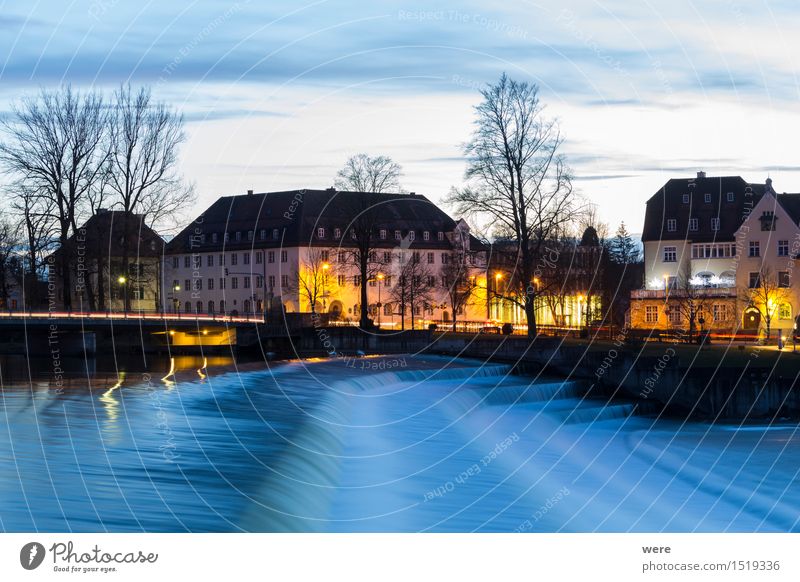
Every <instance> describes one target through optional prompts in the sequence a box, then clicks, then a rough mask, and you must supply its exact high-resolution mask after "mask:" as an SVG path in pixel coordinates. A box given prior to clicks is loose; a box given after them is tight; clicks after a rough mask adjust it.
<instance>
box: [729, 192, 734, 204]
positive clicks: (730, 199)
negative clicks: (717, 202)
mask: <svg viewBox="0 0 800 582" xmlns="http://www.w3.org/2000/svg"><path fill="white" fill-rule="evenodd" d="M727 196H728V202H735V201H736V194H734V193H733V192H728V195H727Z"/></svg>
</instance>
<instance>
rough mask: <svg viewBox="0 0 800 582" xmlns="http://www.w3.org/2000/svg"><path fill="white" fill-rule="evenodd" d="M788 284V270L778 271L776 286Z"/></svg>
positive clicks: (789, 280)
mask: <svg viewBox="0 0 800 582" xmlns="http://www.w3.org/2000/svg"><path fill="white" fill-rule="evenodd" d="M790 284H791V279H789V271H778V287H789V285H790Z"/></svg>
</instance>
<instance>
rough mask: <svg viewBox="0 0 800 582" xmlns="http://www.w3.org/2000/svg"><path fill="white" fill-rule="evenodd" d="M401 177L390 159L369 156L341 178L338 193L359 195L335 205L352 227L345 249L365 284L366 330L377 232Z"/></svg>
mask: <svg viewBox="0 0 800 582" xmlns="http://www.w3.org/2000/svg"><path fill="white" fill-rule="evenodd" d="M399 176H400V166H399V165H398V164H396V163H395V162H393V161H392V160H391V159H390V158H387V157H386V156H377V157H374V158H372V157H370V156H368V155H366V154H359V155H357V156H353V157H351V158H350V159H348V160H347V162H346V163H345V166H344V168H342V169H341V170H340V171H339V173H338V174H337V179H336V186H337V188H338V189H340V190H347V191H352V192H358V193H359V194H357V195H351V194H338V195H337V199H336V200H335V201H334V204H335V207H336V208H337V209H338V212H339V213H340V214H341V217H342V218H344V219H346V220H347V221H348V223H349V224H348V227H347V230H346V231H345V237H347V238H345V240H343V241H342V248H343V249H344V250H345V252H346V253H347V262H349V263H350V264H352V265H354V266H355V267H356V269H357V270H358V273H359V278H360V280H361V288H360V301H359V306H360V314H359V325H360V326H361V327H362V328H368V327H370V319H369V305H368V304H367V282H368V281H369V280H370V279H371V278H372V276H373V275H375V272H376V269H377V268H378V267H379V266H380V263H378V262H377V261H376V260H375V249H376V247H377V244H376V243H377V240H376V239H377V232H376V230H377V227H378V224H379V223H380V222H381V221H382V219H383V217H382V216H381V211H382V209H383V205H384V204H385V203H386V202H390V201H391V200H392V199H391V198H390V197H388V196H386V193H387V192H391V191H392V190H397V189H398V188H399V182H398V179H399Z"/></svg>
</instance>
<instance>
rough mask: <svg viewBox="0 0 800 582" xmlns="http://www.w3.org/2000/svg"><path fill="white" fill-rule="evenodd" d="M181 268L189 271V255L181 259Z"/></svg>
mask: <svg viewBox="0 0 800 582" xmlns="http://www.w3.org/2000/svg"><path fill="white" fill-rule="evenodd" d="M183 266H184V268H186V269H190V268H191V267H192V257H191V256H190V255H186V256H185V257H183Z"/></svg>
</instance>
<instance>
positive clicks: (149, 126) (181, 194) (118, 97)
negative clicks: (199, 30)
mask: <svg viewBox="0 0 800 582" xmlns="http://www.w3.org/2000/svg"><path fill="white" fill-rule="evenodd" d="M109 140H110V148H109V149H110V153H109V156H108V166H107V174H106V176H105V180H106V184H107V186H108V189H109V190H110V191H111V192H112V193H113V195H114V198H115V204H116V206H118V207H119V208H120V209H121V210H122V211H123V212H124V213H123V215H122V221H123V224H122V225H120V226H121V241H122V244H121V247H122V258H121V268H122V272H123V273H127V272H128V268H129V266H128V263H129V257H130V254H131V252H132V251H134V250H135V249H131V242H132V241H131V238H132V237H131V235H133V236H134V237H135V235H136V233H135V232H133V233H131V232H130V228H129V224H128V223H129V220H130V218H129V217H130V215H131V214H140V215H142V216H144V218H145V222H146V223H147V224H148V225H155V224H157V223H159V222H161V221H162V220H164V219H166V218H168V217H169V216H170V215H172V214H174V213H175V212H177V211H178V210H179V209H181V208H182V207H183V208H187V207H190V206H191V201H192V190H191V188H187V187H186V186H185V185H184V184H183V180H182V178H181V176H180V175H179V174H178V149H179V147H180V145H181V143H183V141H184V140H185V134H184V132H183V118H182V117H181V116H180V115H179V114H178V113H176V112H175V111H173V110H171V109H170V108H168V107H167V106H166V105H165V104H164V103H154V102H153V100H152V95H151V91H150V89H149V88H146V87H142V88H140V89H139V90H138V91H136V92H134V91H133V90H132V89H131V87H130V85H128V86H122V87H120V88H119V89H118V90H117V91H116V92H115V93H114V102H113V114H112V115H111V117H110V136H109ZM128 309H130V297H129V296H128V294H126V295H125V310H126V311H127V310H128Z"/></svg>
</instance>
